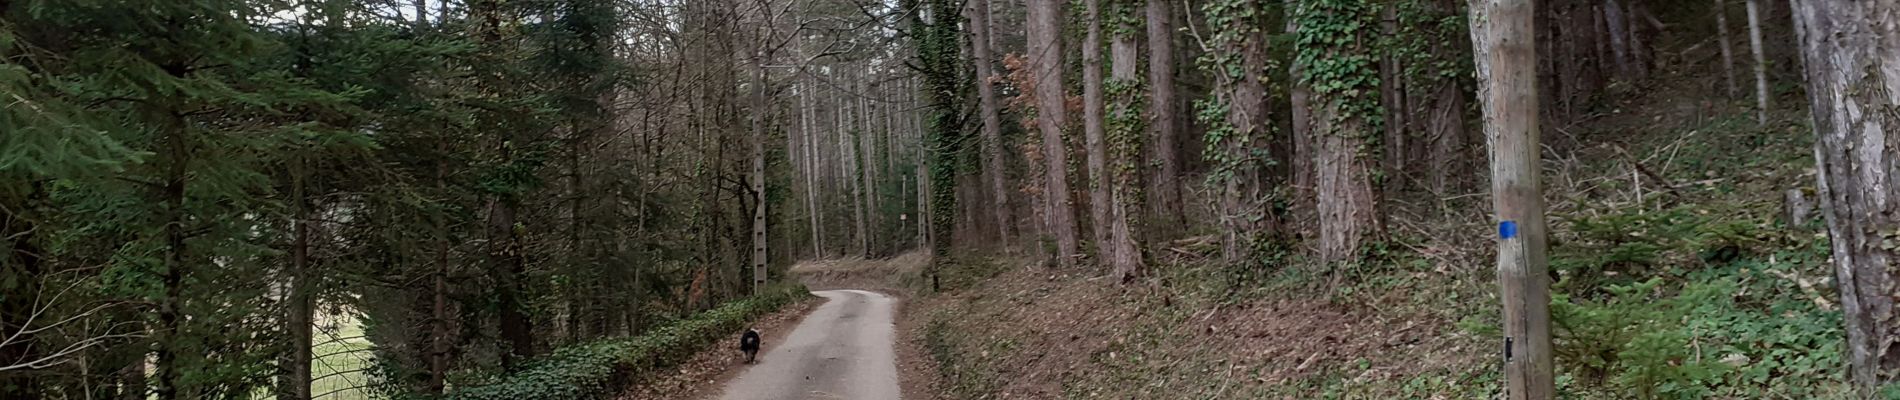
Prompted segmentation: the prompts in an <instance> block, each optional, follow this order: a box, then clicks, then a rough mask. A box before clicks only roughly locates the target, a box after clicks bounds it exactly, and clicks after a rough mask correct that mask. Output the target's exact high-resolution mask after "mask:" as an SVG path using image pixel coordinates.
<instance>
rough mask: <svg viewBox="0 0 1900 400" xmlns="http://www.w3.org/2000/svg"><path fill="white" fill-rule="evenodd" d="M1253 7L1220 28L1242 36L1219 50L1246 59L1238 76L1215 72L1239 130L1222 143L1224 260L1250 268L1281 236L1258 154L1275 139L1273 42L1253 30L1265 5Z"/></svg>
mask: <svg viewBox="0 0 1900 400" xmlns="http://www.w3.org/2000/svg"><path fill="white" fill-rule="evenodd" d="M1249 7H1251V8H1247V9H1239V10H1233V11H1230V12H1231V13H1232V15H1236V16H1249V15H1252V16H1254V17H1253V18H1233V19H1231V20H1230V21H1231V23H1233V24H1234V25H1233V26H1226V27H1217V28H1215V29H1223V30H1229V31H1234V32H1242V34H1241V35H1239V36H1238V37H1237V38H1236V40H1235V41H1234V42H1232V43H1222V44H1221V47H1219V48H1215V49H1213V51H1218V52H1231V53H1237V54H1239V55H1240V65H1239V67H1240V73H1239V74H1238V75H1235V74H1232V73H1229V72H1227V71H1217V72H1216V73H1215V74H1216V76H1215V83H1216V84H1217V85H1218V86H1219V88H1217V89H1216V90H1218V91H1219V94H1218V96H1219V98H1220V100H1221V103H1223V104H1226V105H1227V107H1228V109H1227V120H1226V121H1225V122H1226V123H1227V124H1228V125H1229V126H1231V127H1232V128H1233V132H1231V133H1230V134H1229V135H1228V136H1229V137H1223V138H1220V140H1221V142H1220V143H1219V144H1218V146H1219V148H1220V151H1221V152H1223V153H1225V155H1224V156H1225V158H1227V160H1228V163H1229V165H1225V166H1221V167H1222V168H1227V169H1228V170H1227V171H1224V174H1223V175H1224V176H1223V177H1222V179H1221V181H1220V207H1219V214H1220V215H1219V223H1220V227H1221V230H1222V235H1221V236H1222V238H1221V241H1222V246H1221V258H1222V261H1225V262H1227V263H1229V264H1232V265H1242V264H1244V263H1245V262H1246V261H1247V260H1246V258H1247V257H1249V256H1251V255H1252V254H1253V252H1252V250H1253V249H1254V247H1255V243H1256V242H1257V241H1259V240H1271V238H1273V237H1275V236H1279V235H1280V233H1281V232H1280V228H1281V225H1280V224H1279V218H1278V216H1277V215H1273V214H1272V213H1271V212H1269V211H1268V207H1267V205H1266V204H1263V203H1262V201H1263V200H1265V199H1264V193H1262V192H1263V190H1264V189H1266V188H1267V186H1266V179H1267V177H1266V176H1263V175H1264V174H1263V173H1262V172H1263V168H1262V167H1263V166H1262V165H1261V164H1260V160H1259V158H1258V157H1257V156H1256V153H1257V152H1258V151H1259V150H1261V148H1262V146H1261V144H1262V143H1263V142H1267V141H1269V138H1268V137H1267V129H1268V126H1269V125H1268V123H1269V120H1268V115H1267V114H1268V112H1267V109H1268V104H1267V100H1268V97H1267V91H1266V90H1267V88H1266V82H1265V81H1264V78H1263V76H1264V74H1265V73H1266V71H1267V61H1268V60H1267V57H1268V55H1267V45H1268V42H1267V37H1266V34H1265V33H1264V32H1261V31H1260V30H1259V29H1253V28H1251V27H1252V26H1254V25H1255V24H1256V23H1257V21H1258V18H1259V17H1258V16H1259V15H1261V13H1262V10H1261V9H1260V6H1259V5H1258V4H1253V5H1250V6H1249ZM1290 19H1291V18H1289V20H1290ZM1289 26H1291V25H1289ZM1295 71H1296V72H1295V73H1298V72H1297V70H1295ZM1296 76H1297V75H1296ZM1296 118H1299V117H1296ZM1296 124H1300V123H1299V122H1296Z"/></svg>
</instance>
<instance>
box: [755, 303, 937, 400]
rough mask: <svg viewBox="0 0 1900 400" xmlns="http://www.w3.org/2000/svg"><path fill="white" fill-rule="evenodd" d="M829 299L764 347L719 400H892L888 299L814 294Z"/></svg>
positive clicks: (891, 332)
mask: <svg viewBox="0 0 1900 400" xmlns="http://www.w3.org/2000/svg"><path fill="white" fill-rule="evenodd" d="M813 293H814V294H817V295H819V296H822V297H824V298H826V299H829V301H827V302H826V303H825V304H824V305H822V306H819V307H818V310H817V311H813V312H812V313H811V315H810V316H807V317H805V321H804V322H803V323H800V324H799V325H798V327H797V328H795V329H793V330H792V333H791V335H789V336H786V337H785V339H784V343H778V344H776V345H774V344H772V343H767V344H766V346H767V348H769V349H770V350H769V351H767V352H764V353H761V354H759V361H758V364H755V365H752V366H751V367H750V368H748V369H746V371H745V372H743V373H741V374H740V375H739V377H738V378H736V379H733V380H732V381H730V382H727V383H726V388H725V391H724V394H723V395H722V396H720V397H719V398H720V399H723V400H817V399H851V400H860V399H862V400H896V399H898V398H899V397H900V396H899V393H900V390H899V389H898V386H897V361H896V356H895V353H894V352H893V351H892V347H891V343H892V342H891V341H892V340H893V338H894V336H895V329H894V328H893V325H892V321H891V310H892V303H893V302H894V301H893V300H891V298H890V297H887V296H885V295H882V294H878V293H873V292H868V291H862V290H826V291H819V292H813Z"/></svg>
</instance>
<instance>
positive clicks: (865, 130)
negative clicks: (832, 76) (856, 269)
mask: <svg viewBox="0 0 1900 400" xmlns="http://www.w3.org/2000/svg"><path fill="white" fill-rule="evenodd" d="M873 78H874V77H873V76H872V75H871V73H870V70H869V68H866V69H865V70H864V71H863V72H862V74H860V75H858V95H856V96H853V97H855V98H856V99H857V103H858V107H857V114H855V116H856V117H857V122H855V123H854V124H855V125H856V126H857V135H856V136H853V138H854V139H856V140H857V146H858V149H859V150H860V151H859V152H858V175H860V176H859V178H860V179H862V180H861V181H860V183H859V184H858V185H859V188H860V189H859V190H861V191H862V193H863V199H864V226H865V230H864V234H865V235H864V244H863V246H864V256H865V257H877V256H878V255H879V251H878V249H879V248H880V247H879V244H878V233H877V227H878V226H879V225H878V221H877V220H878V218H877V214H878V207H877V166H878V162H877V146H876V143H875V142H873V141H872V140H871V138H872V137H873V136H874V135H876V133H875V131H873V130H872V129H871V114H872V107H871V102H870V100H869V99H868V97H866V96H865V94H866V93H870V92H871V89H870V88H871V86H870V83H869V82H868V81H870V80H871V79H873Z"/></svg>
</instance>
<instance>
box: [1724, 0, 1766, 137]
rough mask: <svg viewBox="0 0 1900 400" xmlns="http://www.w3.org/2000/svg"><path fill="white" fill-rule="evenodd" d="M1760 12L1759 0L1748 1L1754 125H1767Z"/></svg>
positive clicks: (1764, 64)
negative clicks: (1753, 65) (1753, 76)
mask: <svg viewBox="0 0 1900 400" xmlns="http://www.w3.org/2000/svg"><path fill="white" fill-rule="evenodd" d="M1760 10H1761V0H1748V48H1749V50H1750V51H1752V52H1754V53H1755V124H1756V125H1768V60H1767V58H1765V57H1763V56H1762V51H1761V47H1762V43H1761V11H1760ZM1731 85H1732V84H1731Z"/></svg>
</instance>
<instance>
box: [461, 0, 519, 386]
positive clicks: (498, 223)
mask: <svg viewBox="0 0 1900 400" xmlns="http://www.w3.org/2000/svg"><path fill="white" fill-rule="evenodd" d="M500 7H501V4H500V2H498V1H496V0H482V1H479V2H471V3H470V4H469V16H470V18H471V19H473V20H475V21H476V30H477V32H478V34H477V35H475V36H476V37H477V43H478V44H479V45H480V47H482V48H484V49H485V50H484V51H485V52H495V51H499V50H496V49H494V47H496V46H501V43H500V42H501V33H500V31H501V29H502V17H501V10H500ZM497 78H498V77H493V76H487V77H484V78H483V79H488V80H493V79H497ZM493 84H494V83H493V82H484V83H482V84H481V86H482V88H483V89H482V90H484V91H487V90H488V88H489V87H491V85H493ZM503 135H504V136H512V133H504V134H503ZM511 139H514V138H512V137H508V138H501V139H499V140H496V143H495V151H496V153H495V154H496V156H497V159H498V161H499V162H501V163H502V164H504V165H505V164H511V163H513V162H514V161H515V160H514V149H515V145H516V143H513V142H515V141H514V140H511ZM518 203H519V199H516V198H514V197H513V196H511V195H499V194H498V195H493V196H491V198H490V199H489V201H488V211H489V216H488V263H489V268H490V269H489V271H491V273H493V274H495V276H496V277H497V279H496V280H497V281H498V282H497V284H496V286H495V294H496V296H495V300H496V302H497V303H498V306H499V308H500V310H499V312H498V314H499V315H498V317H499V320H500V321H499V323H500V329H501V338H502V340H503V341H505V342H507V343H508V350H507V352H506V353H504V355H503V356H502V365H503V368H504V369H512V368H513V367H515V366H516V362H518V361H521V360H524V359H527V358H529V357H533V356H534V350H535V349H534V322H533V320H532V319H531V318H532V317H530V316H529V315H528V313H527V311H526V308H527V306H526V304H524V302H525V301H524V300H523V299H520V298H519V297H520V296H521V293H522V292H523V291H524V289H525V285H526V283H527V282H526V280H527V278H526V276H525V275H526V274H527V263H526V260H524V259H522V257H523V254H522V248H521V242H520V240H521V239H520V236H519V235H517V233H516V232H515V228H516V227H515V224H516V221H515V217H516V213H517V207H519V206H520V204H518Z"/></svg>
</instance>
